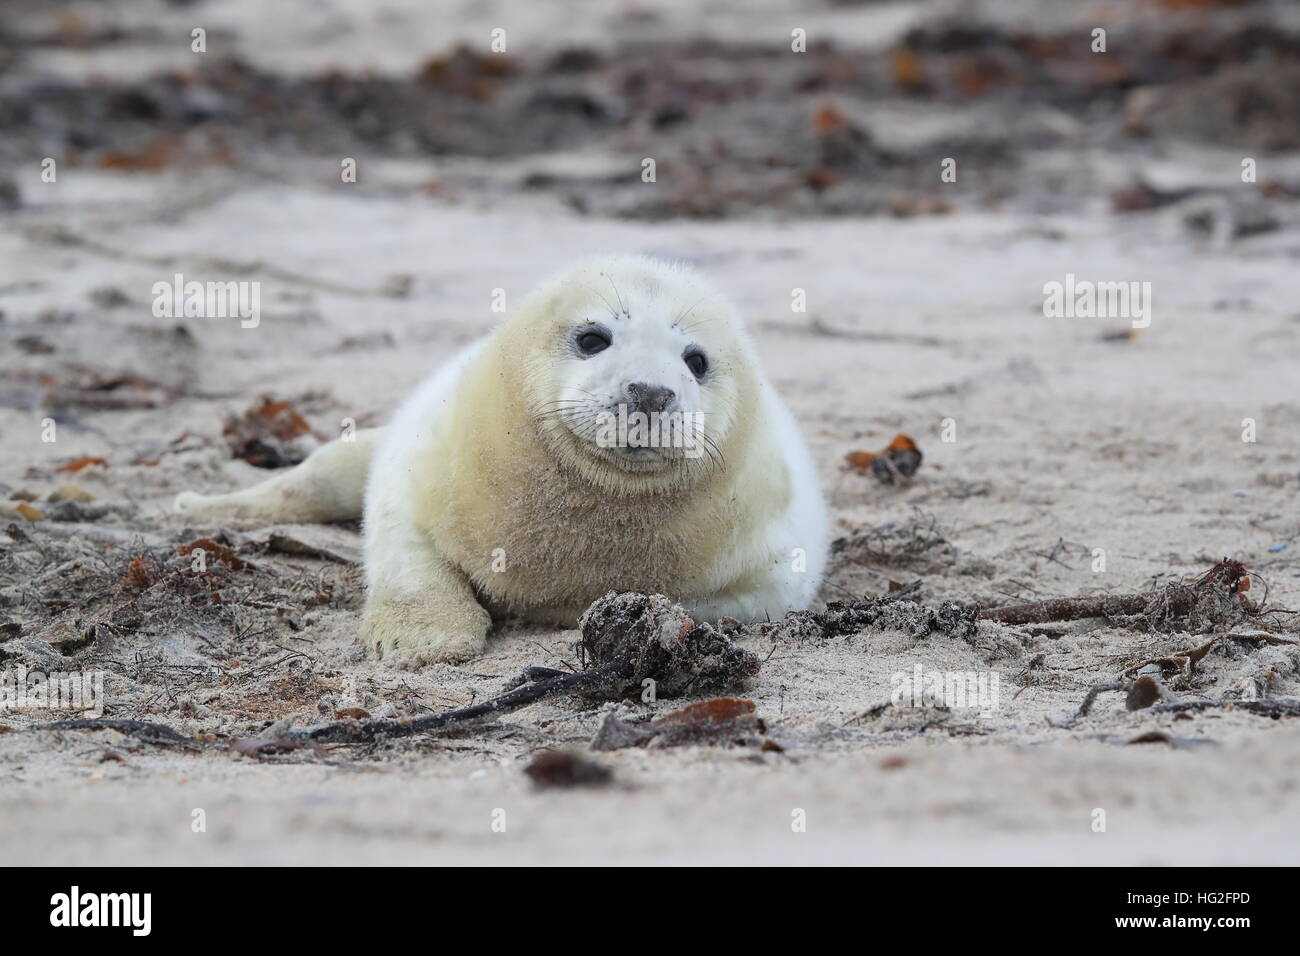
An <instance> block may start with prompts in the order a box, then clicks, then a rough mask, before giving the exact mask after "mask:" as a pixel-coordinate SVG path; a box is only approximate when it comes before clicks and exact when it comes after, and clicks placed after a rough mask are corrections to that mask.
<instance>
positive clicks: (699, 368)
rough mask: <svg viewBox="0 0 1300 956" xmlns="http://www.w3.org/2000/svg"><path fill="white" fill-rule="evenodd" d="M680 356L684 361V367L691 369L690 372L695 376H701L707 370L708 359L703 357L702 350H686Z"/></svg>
mask: <svg viewBox="0 0 1300 956" xmlns="http://www.w3.org/2000/svg"><path fill="white" fill-rule="evenodd" d="M682 358H683V359H684V360H685V361H686V367H687V368H688V369H690V370H691V374H692V375H694V376H695V377H696V378H703V377H704V373H705V372H707V371H708V370H709V360H708V359H706V358H705V357H704V353H703V352H687V353H686V354H685V355H683V356H682Z"/></svg>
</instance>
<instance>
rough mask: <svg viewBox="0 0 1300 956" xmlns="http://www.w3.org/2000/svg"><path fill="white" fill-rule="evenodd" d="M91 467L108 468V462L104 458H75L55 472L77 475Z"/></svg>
mask: <svg viewBox="0 0 1300 956" xmlns="http://www.w3.org/2000/svg"><path fill="white" fill-rule="evenodd" d="M91 465H100V466H102V467H104V468H107V467H108V462H107V461H105V460H104V459H103V458H96V457H94V456H93V455H87V456H85V457H82V458H74V459H73V460H72V461H70V462H67V463H65V464H62V465H60V466H59V467H58V468H55V469H54V470H55V471H62V472H69V473H72V474H76V473H77V472H79V471H81V470H82V469H83V468H89V467H90V466H91Z"/></svg>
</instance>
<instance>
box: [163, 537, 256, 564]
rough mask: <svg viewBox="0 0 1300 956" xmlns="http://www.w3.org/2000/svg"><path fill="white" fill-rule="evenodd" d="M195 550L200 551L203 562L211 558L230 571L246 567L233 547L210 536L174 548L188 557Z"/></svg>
mask: <svg viewBox="0 0 1300 956" xmlns="http://www.w3.org/2000/svg"><path fill="white" fill-rule="evenodd" d="M196 551H200V552H202V555H203V560H204V562H205V563H206V562H207V561H208V560H209V559H211V560H212V561H213V562H214V563H216V564H222V565H225V566H226V567H227V568H229V569H230V570H232V571H242V570H244V568H246V567H248V562H247V561H245V560H244V559H243V558H241V557H239V555H237V554H236V553H235V549H234V548H231V547H229V546H228V545H224V544H221V543H220V542H218V541H213V540H212V539H211V538H197V539H195V540H194V541H191V542H190V543H189V544H183V545H181V546H180V547H179V548H177V549H176V553H177V554H178V555H181V556H183V557H190V556H192V555H193V554H194V552H196Z"/></svg>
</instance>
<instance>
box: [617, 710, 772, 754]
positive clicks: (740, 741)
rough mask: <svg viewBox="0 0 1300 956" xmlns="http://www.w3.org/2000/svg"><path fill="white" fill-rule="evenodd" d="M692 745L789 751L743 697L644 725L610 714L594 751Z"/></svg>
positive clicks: (674, 714)
mask: <svg viewBox="0 0 1300 956" xmlns="http://www.w3.org/2000/svg"><path fill="white" fill-rule="evenodd" d="M691 745H700V746H715V747H718V746H721V747H759V748H761V749H763V750H775V751H782V750H784V749H785V748H783V747H782V746H781V745H780V744H778V743H776V741H774V740H772V739H771V738H770V737H768V736H767V724H766V723H764V721H763V719H762V718H761V717H759V716H758V708H757V706H756V705H755V704H754V702H753V701H752V700H744V699H743V698H739V697H715V698H713V699H712V700H701V701H696V702H695V703H693V704H687V705H686V706H685V707H682V708H680V709H678V710H674V711H672V712H670V713H667V714H664V715H663V716H662V717H656V718H655V719H654V720H650V721H647V722H645V723H641V724H635V723H632V722H630V721H626V720H623V719H622V718H621V717H619V716H618V715H617V714H615V713H613V712H610V713H607V714H606V715H605V717H604V719H603V720H602V721H601V723H600V727H599V728H598V729H597V731H596V735H595V737H593V738H592V741H591V749H592V750H620V749H622V748H624V747H645V746H652V747H682V746H691Z"/></svg>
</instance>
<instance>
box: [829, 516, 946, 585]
mask: <svg viewBox="0 0 1300 956" xmlns="http://www.w3.org/2000/svg"><path fill="white" fill-rule="evenodd" d="M958 558H959V555H958V552H957V548H956V547H955V546H954V545H953V543H952V542H951V541H949V540H948V538H947V536H946V535H945V534H944V532H943V531H942V529H940V527H939V524H938V520H937V519H936V518H935V517H934V515H931V514H927V513H925V512H918V513H917V514H916V515H914V516H913V517H912V518H911V519H909V520H907V521H891V522H888V523H886V524H882V525H877V526H875V527H871V528H860V529H857V530H854V531H853V532H852V533H851V534H848V535H846V536H844V537H842V538H836V539H835V540H834V541H832V542H831V559H832V562H833V569H834V568H839V567H842V566H844V565H850V564H852V565H862V566H864V567H875V566H882V567H896V568H906V569H907V570H909V571H911V572H913V573H917V574H938V573H941V572H943V571H945V570H947V569H948V568H951V567H953V566H954V565H956V564H957V561H958Z"/></svg>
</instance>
